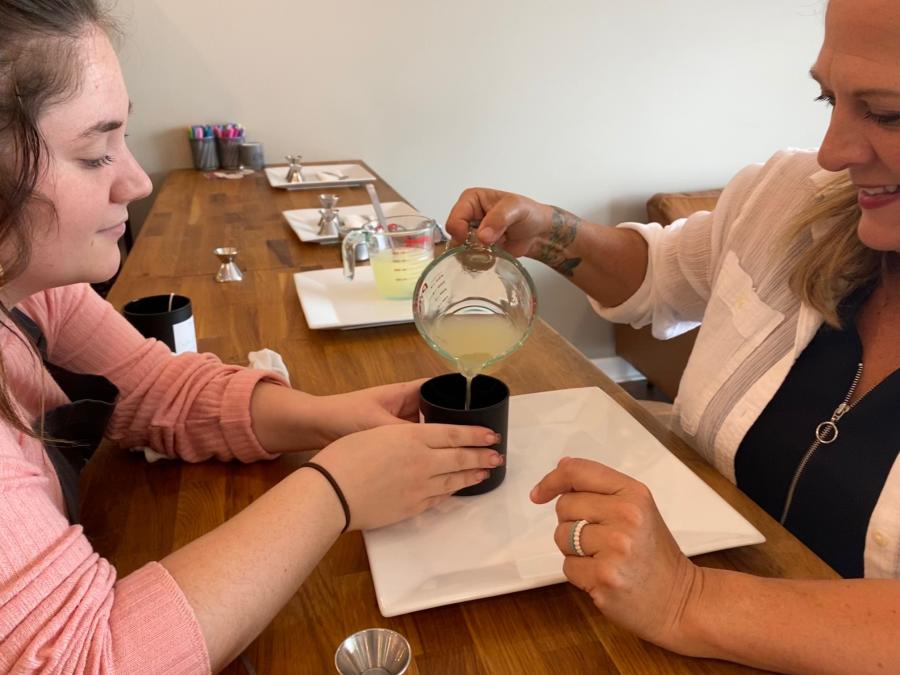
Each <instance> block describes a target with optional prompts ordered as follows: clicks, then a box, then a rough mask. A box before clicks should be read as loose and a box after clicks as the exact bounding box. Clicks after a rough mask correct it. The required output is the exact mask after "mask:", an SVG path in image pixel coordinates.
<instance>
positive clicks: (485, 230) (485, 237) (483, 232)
mask: <svg viewBox="0 0 900 675" xmlns="http://www.w3.org/2000/svg"><path fill="white" fill-rule="evenodd" d="M478 237H479V238H480V239H481V241H485V242H490V241H494V231H493V230H492V229H491V228H489V227H482V228H481V229H480V230H479V231H478Z"/></svg>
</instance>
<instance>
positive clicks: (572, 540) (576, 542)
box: [569, 519, 588, 558]
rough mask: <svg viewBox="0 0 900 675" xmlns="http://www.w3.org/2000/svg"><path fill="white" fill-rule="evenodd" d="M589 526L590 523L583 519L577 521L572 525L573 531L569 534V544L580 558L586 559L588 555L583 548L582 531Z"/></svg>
mask: <svg viewBox="0 0 900 675" xmlns="http://www.w3.org/2000/svg"><path fill="white" fill-rule="evenodd" d="M587 524H588V521H586V520H584V519H581V520H576V521H575V522H574V523H572V530H571V531H570V532H569V544H570V545H571V547H572V550H573V551H574V552H575V555H577V556H580V557H582V558H583V557H585V556H586V555H587V553H585V552H584V549H583V548H581V531H582V530H583V529H584V526H585V525H587Z"/></svg>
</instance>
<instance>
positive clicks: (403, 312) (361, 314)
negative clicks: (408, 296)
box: [294, 265, 413, 330]
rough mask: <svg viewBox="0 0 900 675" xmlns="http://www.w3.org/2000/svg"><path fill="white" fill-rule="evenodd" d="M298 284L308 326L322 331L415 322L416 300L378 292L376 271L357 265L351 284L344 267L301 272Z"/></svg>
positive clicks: (296, 283)
mask: <svg viewBox="0 0 900 675" xmlns="http://www.w3.org/2000/svg"><path fill="white" fill-rule="evenodd" d="M294 285H295V286H296V288H297V295H298V296H299V297H300V306H301V307H302V308H303V316H305V317H306V323H307V325H308V326H309V327H310V328H311V329H313V330H316V329H320V328H365V327H366V326H381V325H386V324H392V323H409V322H411V321H412V320H413V315H412V300H386V299H385V298H382V297H381V296H380V295H379V294H378V291H377V290H376V289H375V278H374V277H373V276H372V268H371V267H369V266H368V265H366V266H365V267H362V266H360V265H357V266H356V273H355V278H354V279H353V281H348V280H347V279H345V278H344V271H343V270H342V269H340V268H332V269H327V270H314V271H312V272H298V273H297V274H295V275H294Z"/></svg>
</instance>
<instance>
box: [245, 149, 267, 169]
mask: <svg viewBox="0 0 900 675" xmlns="http://www.w3.org/2000/svg"><path fill="white" fill-rule="evenodd" d="M240 157H241V164H242V165H243V166H244V168H245V169H253V170H254V171H262V170H263V168H264V167H265V166H266V158H265V155H264V154H263V145H262V143H248V142H245V143H242V144H241V149H240Z"/></svg>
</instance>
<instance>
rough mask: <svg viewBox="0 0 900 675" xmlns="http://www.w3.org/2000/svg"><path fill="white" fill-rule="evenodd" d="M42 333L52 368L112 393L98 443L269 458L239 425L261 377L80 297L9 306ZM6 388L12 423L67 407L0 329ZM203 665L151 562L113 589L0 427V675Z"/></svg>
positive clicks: (188, 456) (193, 623) (36, 452)
mask: <svg viewBox="0 0 900 675" xmlns="http://www.w3.org/2000/svg"><path fill="white" fill-rule="evenodd" d="M19 308H20V309H22V310H23V311H24V312H25V313H26V314H28V315H29V316H30V317H31V318H32V319H33V320H34V321H35V322H36V323H37V324H38V326H40V327H41V329H42V330H43V331H44V335H45V336H46V338H47V346H48V355H49V358H50V360H51V361H52V362H53V363H56V364H58V365H60V366H63V367H65V368H68V369H69V370H72V371H75V372H83V373H94V374H98V375H104V376H106V377H107V378H108V379H109V380H110V381H112V382H113V384H115V385H116V386H117V387H118V388H119V392H120V396H119V400H118V403H117V405H116V409H115V413H114V415H113V417H112V420H111V421H110V425H109V427H108V429H107V436H108V437H109V438H111V439H113V440H114V441H116V442H117V443H118V444H119V445H121V446H123V447H130V446H136V445H149V446H151V447H152V448H153V449H155V450H156V451H158V452H161V453H164V454H166V455H168V456H170V457H176V456H177V457H180V458H181V459H185V460H187V461H191V462H197V461H202V460H205V459H208V458H211V457H216V458H218V459H221V460H229V459H233V458H237V459H239V460H241V461H253V460H256V459H261V458H268V457H271V455H269V454H268V453H266V451H265V450H264V449H263V448H262V447H261V446H260V445H259V443H258V441H257V440H256V437H255V436H254V434H253V431H252V428H251V425H250V396H251V391H252V390H253V387H254V386H255V385H256V383H257V382H258V381H259V380H260V379H261V378H266V379H272V380H273V381H278V380H277V379H276V378H272V377H271V374H268V373H265V372H264V371H258V370H248V369H245V368H240V367H237V366H227V365H223V364H222V363H221V362H219V360H218V359H216V358H215V357H214V356H211V355H209V354H182V355H180V356H172V354H171V353H170V352H169V350H168V348H167V347H166V346H165V345H164V344H162V343H160V342H157V341H155V340H145V339H144V338H143V337H141V336H140V335H139V334H138V333H137V331H135V330H134V329H133V328H132V327H131V325H130V324H128V323H127V322H126V321H125V320H124V319H123V318H122V317H121V316H120V315H119V314H118V313H117V312H116V311H115V309H113V307H112V306H111V305H109V304H108V303H107V302H105V301H104V300H102V299H101V298H100V297H99V296H97V295H96V294H95V293H94V292H93V291H92V290H91V288H90V287H89V286H87V285H76V286H67V287H64V288H57V289H53V290H49V291H45V292H43V293H39V294H37V295H34V296H32V297H30V298H28V299H27V300H25V301H24V302H22V303H21V304H20V305H19ZM0 354H2V358H3V362H4V365H5V368H6V380H7V384H8V386H9V388H10V390H11V391H12V392H13V393H14V396H15V398H16V400H17V402H18V404H19V405H20V406H21V409H22V415H23V417H24V419H26V420H29V421H30V420H33V419H35V418H36V417H37V416H38V415H39V414H40V406H41V393H40V391H41V386H42V385H41V383H42V381H43V388H44V392H45V393H44V397H45V402H44V405H45V408H46V409H47V410H49V409H51V408H53V407H55V406H56V405H60V404H62V403H66V402H68V401H67V399H66V397H65V395H64V394H63V393H62V392H61V391H60V390H59V388H58V387H57V386H56V383H55V382H54V381H53V380H52V379H50V378H49V376H48V375H46V374H45V373H44V371H43V369H42V368H41V366H40V361H39V359H38V360H36V359H35V357H34V356H33V355H32V354H31V353H30V352H29V351H28V349H27V348H26V347H25V346H24V345H23V343H22V342H21V341H20V340H19V339H17V338H16V336H14V335H13V334H12V333H11V332H10V330H8V329H0ZM209 670H210V665H209V657H208V655H207V652H206V646H205V644H204V642H203V637H202V634H201V632H200V627H199V625H198V623H197V620H196V618H195V616H194V614H193V611H192V610H191V607H190V605H189V604H188V602H187V600H186V598H185V596H184V594H183V593H182V592H181V589H180V588H179V587H178V585H177V584H176V583H175V580H174V579H172V577H171V576H170V575H169V573H168V572H167V571H166V569H165V568H164V567H163V566H162V565H160V564H158V563H155V562H149V563H148V564H147V565H145V566H144V567H142V568H141V569H139V570H137V571H136V572H134V573H132V574H129V575H128V576H126V577H124V578H122V579H117V578H116V571H115V569H114V568H113V567H112V565H110V563H109V562H108V561H106V560H104V559H103V558H101V557H100V556H99V555H97V554H96V553H95V552H94V551H93V550H92V549H91V545H90V543H89V542H88V541H87V539H85V537H84V534H83V533H82V528H81V527H80V526H78V525H76V526H71V525H69V523H68V521H67V519H66V516H65V508H64V505H63V499H62V493H61V490H60V487H59V482H58V481H57V479H56V473H55V471H54V469H53V465H52V464H51V463H50V460H49V459H48V457H47V455H46V454H45V453H44V450H43V447H42V445H41V443H39V442H38V441H36V440H34V439H32V438H29V437H27V436H24V435H23V434H21V433H19V432H16V431H14V430H13V429H12V428H11V427H9V426H8V425H7V424H3V423H0V672H3V673H5V672H8V671H13V672H33V671H40V672H55V673H101V672H121V673H203V672H209Z"/></svg>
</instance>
